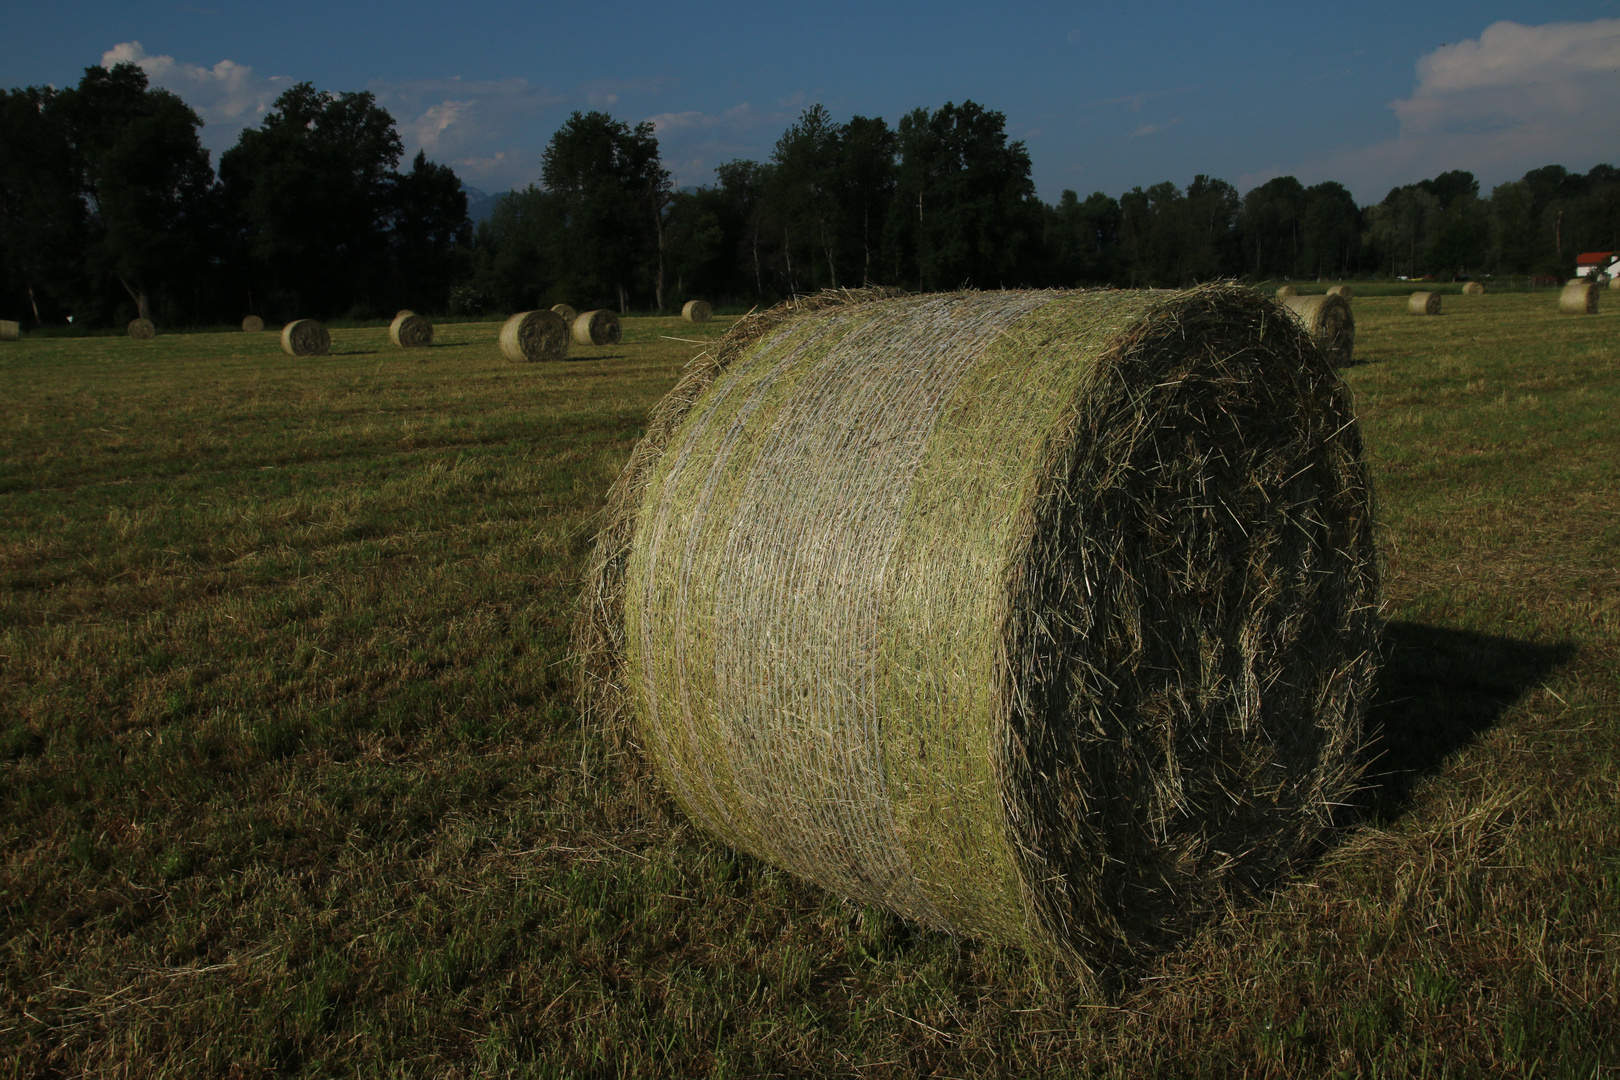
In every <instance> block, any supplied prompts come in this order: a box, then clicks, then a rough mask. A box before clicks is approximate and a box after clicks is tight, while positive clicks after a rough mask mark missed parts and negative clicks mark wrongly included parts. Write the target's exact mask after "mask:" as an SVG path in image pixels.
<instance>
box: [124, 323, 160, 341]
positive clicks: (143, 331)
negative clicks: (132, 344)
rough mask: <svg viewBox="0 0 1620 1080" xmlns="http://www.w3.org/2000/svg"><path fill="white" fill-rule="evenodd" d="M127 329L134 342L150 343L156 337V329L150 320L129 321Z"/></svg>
mask: <svg viewBox="0 0 1620 1080" xmlns="http://www.w3.org/2000/svg"><path fill="white" fill-rule="evenodd" d="M127 329H128V331H129V336H130V337H132V338H134V339H135V340H136V341H151V340H152V339H153V338H154V337H156V336H157V327H156V326H155V325H153V323H152V320H151V319H131V320H129V326H128V327H127Z"/></svg>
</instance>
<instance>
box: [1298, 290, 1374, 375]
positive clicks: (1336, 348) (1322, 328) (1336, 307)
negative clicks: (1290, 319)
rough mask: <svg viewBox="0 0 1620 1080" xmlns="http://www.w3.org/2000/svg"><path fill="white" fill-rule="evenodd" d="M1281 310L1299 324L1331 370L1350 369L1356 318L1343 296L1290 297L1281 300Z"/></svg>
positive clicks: (1352, 359) (1331, 294)
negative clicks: (1285, 310) (1283, 309)
mask: <svg viewBox="0 0 1620 1080" xmlns="http://www.w3.org/2000/svg"><path fill="white" fill-rule="evenodd" d="M1283 306H1285V307H1286V308H1288V310H1289V311H1290V312H1291V313H1292V314H1293V316H1294V318H1296V319H1298V320H1299V321H1300V324H1301V325H1302V326H1304V327H1305V330H1306V332H1307V333H1309V334H1310V335H1311V340H1313V341H1315V342H1316V344H1317V345H1318V346H1319V347H1320V348H1321V350H1322V352H1324V353H1325V354H1327V358H1328V361H1329V362H1330V363H1332V364H1333V366H1334V367H1349V366H1350V365H1351V364H1353V363H1355V362H1356V361H1355V353H1356V317H1355V315H1353V314H1352V313H1351V311H1350V301H1349V300H1348V299H1346V298H1345V297H1344V295H1343V294H1341V293H1328V294H1327V295H1325V296H1290V297H1287V298H1286V299H1284V300H1283Z"/></svg>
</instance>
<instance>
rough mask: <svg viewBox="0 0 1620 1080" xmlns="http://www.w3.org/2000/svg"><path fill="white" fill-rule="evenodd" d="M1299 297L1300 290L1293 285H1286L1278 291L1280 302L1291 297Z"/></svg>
mask: <svg viewBox="0 0 1620 1080" xmlns="http://www.w3.org/2000/svg"><path fill="white" fill-rule="evenodd" d="M1298 295H1299V290H1298V289H1296V288H1294V287H1293V286H1292V285H1284V286H1282V287H1281V288H1279V289H1278V290H1277V299H1279V300H1286V299H1288V298H1289V297H1290V296H1298Z"/></svg>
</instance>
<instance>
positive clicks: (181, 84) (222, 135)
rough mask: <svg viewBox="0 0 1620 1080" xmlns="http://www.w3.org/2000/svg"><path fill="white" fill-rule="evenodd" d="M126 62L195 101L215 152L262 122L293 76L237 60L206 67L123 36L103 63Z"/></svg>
mask: <svg viewBox="0 0 1620 1080" xmlns="http://www.w3.org/2000/svg"><path fill="white" fill-rule="evenodd" d="M121 63H130V64H136V65H138V66H139V67H140V69H141V70H142V71H144V72H146V78H147V81H148V82H149V83H151V85H153V86H161V87H162V88H163V89H165V90H168V91H171V92H173V93H174V94H177V95H178V96H179V97H180V98H181V100H183V101H184V102H185V103H186V104H187V105H190V106H191V107H192V109H194V110H195V111H196V113H197V115H198V116H199V117H201V118H202V121H203V123H204V124H205V125H207V126H205V127H204V128H203V134H202V140H203V145H205V146H207V147H208V148H209V149H211V150H214V151H216V152H217V151H220V150H224V149H226V148H228V147H229V146H231V145H232V144H234V143H235V142H236V139H237V133H238V132H239V131H240V130H241V129H242V128H244V127H246V126H248V125H249V124H254V123H257V122H258V120H259V118H260V117H262V116H263V115H264V114H265V113H266V112H267V111H269V108H270V103H271V102H272V101H274V100H275V99H276V98H277V97H278V96H279V95H280V94H281V92H282V91H283V90H285V89H286V88H287V87H289V86H291V85H292V82H293V80H291V79H289V78H287V77H286V76H284V75H274V76H270V77H268V78H266V77H264V76H261V75H256V74H254V71H253V69H252V68H251V67H249V66H248V65H246V64H238V63H236V62H235V61H233V60H221V61H220V62H219V63H217V64H215V65H214V66H213V67H211V68H205V67H200V66H198V65H196V64H184V63H181V62H180V61H178V60H176V59H175V58H174V57H172V56H152V55H150V54H149V53H147V51H146V49H145V48H144V47H143V46H142V45H141V43H140V42H139V41H125V42H120V43H119V44H117V45H114V46H113V47H112V48H110V49H108V50H107V51H106V52H104V53H102V54H101V66H102V67H107V68H110V67H112V66H113V65H114V64H121Z"/></svg>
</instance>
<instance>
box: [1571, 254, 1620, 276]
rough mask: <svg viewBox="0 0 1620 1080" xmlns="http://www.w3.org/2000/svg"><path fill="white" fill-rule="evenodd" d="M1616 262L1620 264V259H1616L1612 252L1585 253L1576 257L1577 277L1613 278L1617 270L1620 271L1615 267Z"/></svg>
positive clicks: (1619, 268)
mask: <svg viewBox="0 0 1620 1080" xmlns="http://www.w3.org/2000/svg"><path fill="white" fill-rule="evenodd" d="M1616 262H1620V259H1616V258H1615V257H1614V252H1612V251H1583V252H1581V253H1580V254H1579V255H1577V256H1575V276H1576V277H1591V276H1593V275H1594V274H1608V275H1610V276H1611V277H1612V276H1613V275H1614V274H1615V271H1616V270H1620V267H1616V266H1615V265H1614V264H1615V263H1616Z"/></svg>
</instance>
